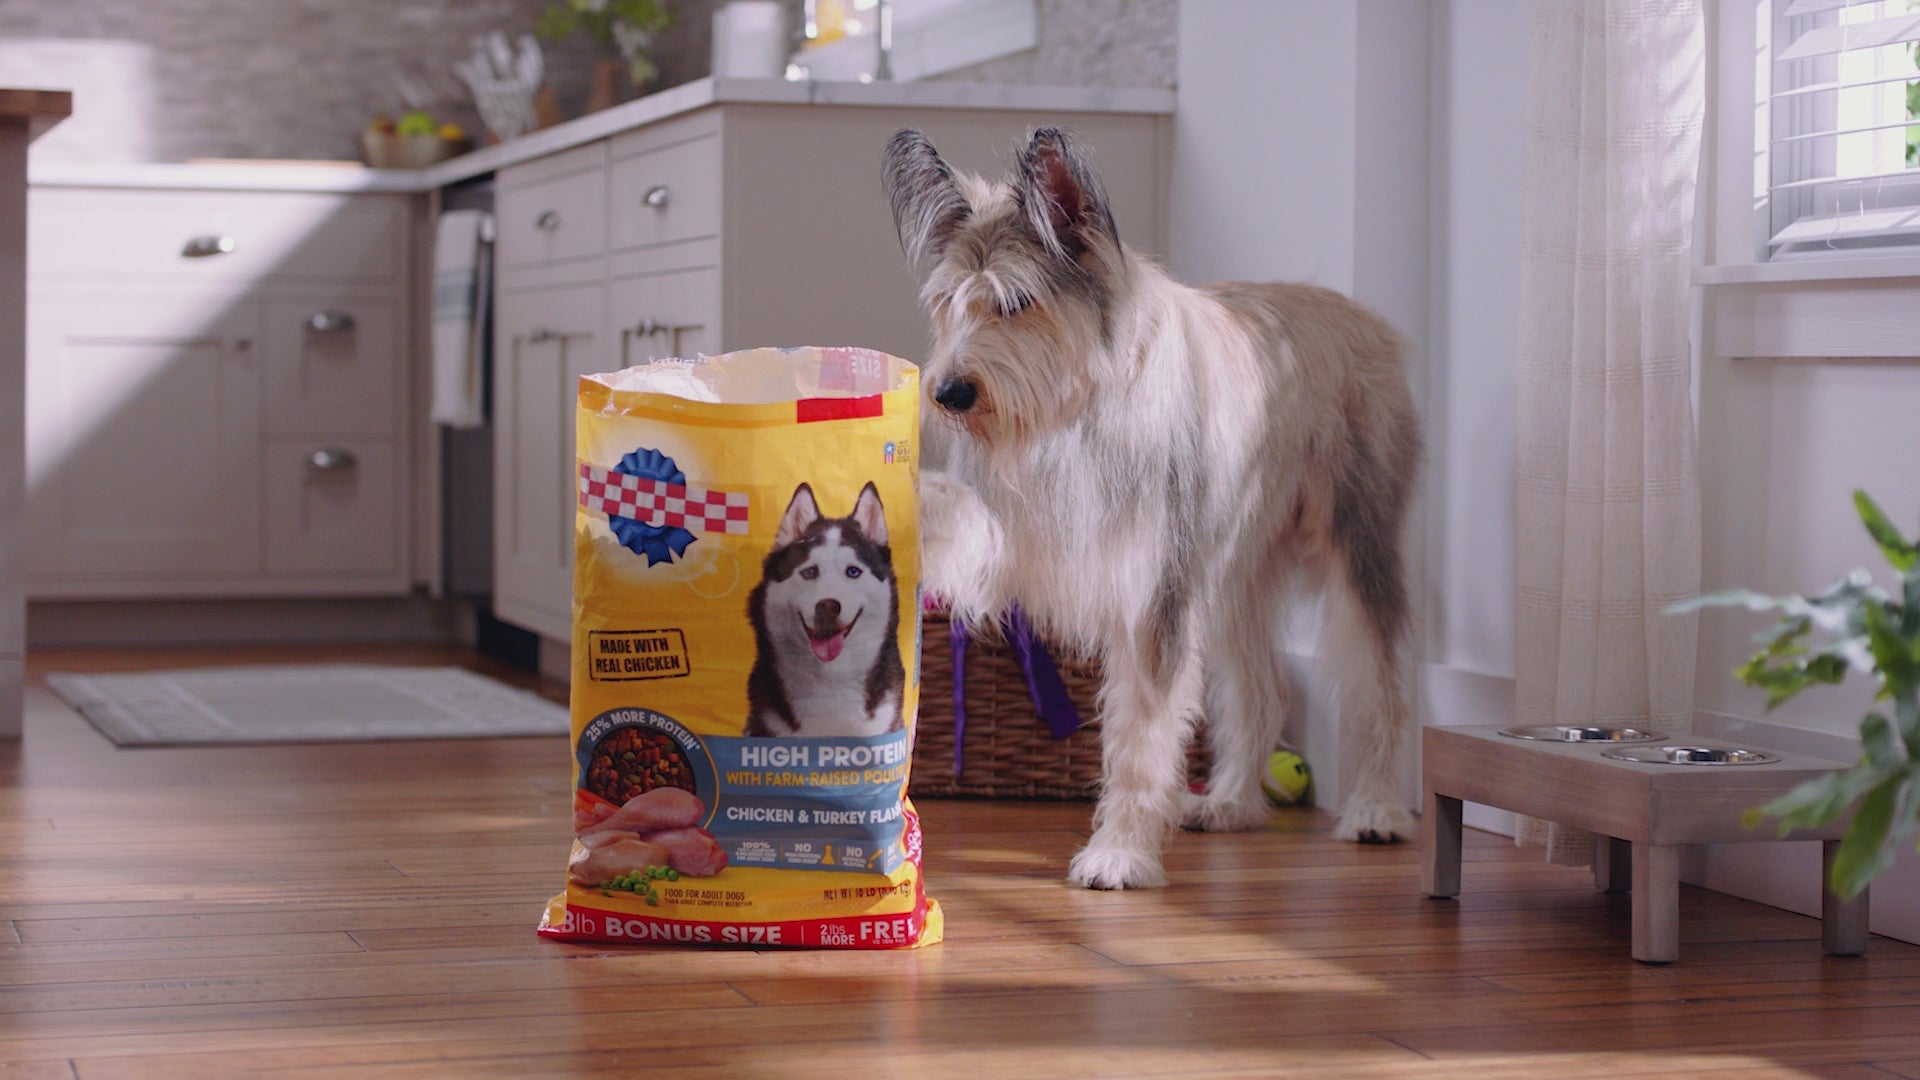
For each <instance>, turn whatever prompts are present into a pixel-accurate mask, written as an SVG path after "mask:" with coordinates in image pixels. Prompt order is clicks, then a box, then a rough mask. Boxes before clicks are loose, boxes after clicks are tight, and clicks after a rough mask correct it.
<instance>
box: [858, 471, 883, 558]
mask: <svg viewBox="0 0 1920 1080" xmlns="http://www.w3.org/2000/svg"><path fill="white" fill-rule="evenodd" d="M853 523H854V524H855V525H858V526H860V531H861V532H863V533H866V534H867V539H869V540H871V541H873V542H874V543H876V544H884V543H886V542H887V512H886V510H885V509H884V508H882V507H881V505H880V492H879V490H878V489H876V488H875V487H874V486H873V481H871V480H869V481H867V486H866V487H863V488H861V489H860V498H859V499H857V500H855V502H854V504H853Z"/></svg>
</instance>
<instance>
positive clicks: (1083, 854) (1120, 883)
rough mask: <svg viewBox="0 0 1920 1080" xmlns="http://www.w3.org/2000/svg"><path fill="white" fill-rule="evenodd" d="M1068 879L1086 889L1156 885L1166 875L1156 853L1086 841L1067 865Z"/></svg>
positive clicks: (1164, 878)
mask: <svg viewBox="0 0 1920 1080" xmlns="http://www.w3.org/2000/svg"><path fill="white" fill-rule="evenodd" d="M1067 880H1068V881H1071V882H1073V883H1074V884H1075V885H1083V886H1085V887H1087V888H1089V889H1157V888H1160V887H1161V886H1162V885H1165V884H1166V883H1167V876H1166V874H1165V873H1163V872H1162V871H1161V869H1160V856H1159V854H1158V853H1144V852H1138V851H1128V850H1126V849H1124V848H1117V847H1095V846H1093V845H1091V844H1089V845H1088V846H1086V847H1084V848H1081V849H1080V853H1079V854H1078V855H1075V856H1074V857H1073V862H1072V863H1071V864H1069V865H1068V867H1067Z"/></svg>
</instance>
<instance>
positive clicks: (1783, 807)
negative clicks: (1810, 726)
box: [1742, 761, 1898, 836]
mask: <svg viewBox="0 0 1920 1080" xmlns="http://www.w3.org/2000/svg"><path fill="white" fill-rule="evenodd" d="M1897 771H1898V770H1897V768H1885V767H1882V766H1878V765H1872V764H1869V763H1867V762H1864V761H1863V762H1861V763H1860V764H1858V765H1855V766H1854V767H1853V768H1851V769H1843V770H1840V771H1839V772H1831V773H1827V774H1826V775H1824V776H1820V777H1816V778H1815V779H1812V780H1809V781H1807V782H1806V783H1804V784H1801V785H1799V786H1798V787H1796V788H1794V789H1793V790H1792V791H1789V792H1787V793H1786V794H1785V795H1782V796H1780V797H1779V798H1776V799H1774V800H1773V801H1772V802H1769V803H1767V804H1766V805H1765V806H1762V807H1759V808H1758V809H1755V810H1750V811H1748V812H1747V813H1746V814H1745V815H1743V816H1742V820H1743V821H1744V822H1745V823H1746V825H1747V827H1748V828H1752V827H1754V826H1755V825H1756V824H1758V823H1759V821H1760V819H1761V818H1769V817H1774V818H1779V819H1780V825H1779V834H1780V835H1781V836H1785V835H1787V834H1788V833H1790V832H1792V831H1794V830H1795V829H1817V828H1819V827H1820V826H1822V825H1825V824H1827V823H1829V822H1831V821H1834V820H1835V819H1837V818H1839V817H1840V815H1842V814H1844V813H1846V812H1847V809H1848V808H1849V807H1851V806H1852V805H1853V804H1854V803H1856V802H1858V801H1860V797H1861V796H1862V795H1865V794H1866V793H1867V792H1869V791H1872V790H1873V789H1874V788H1875V787H1878V786H1879V785H1880V784H1882V783H1884V782H1886V780H1887V778H1888V777H1890V776H1893V775H1896V773H1897Z"/></svg>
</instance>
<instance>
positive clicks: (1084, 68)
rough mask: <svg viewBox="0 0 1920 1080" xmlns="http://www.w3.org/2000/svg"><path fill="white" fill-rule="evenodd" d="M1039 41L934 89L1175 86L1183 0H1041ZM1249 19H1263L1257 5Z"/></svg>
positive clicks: (954, 75)
mask: <svg viewBox="0 0 1920 1080" xmlns="http://www.w3.org/2000/svg"><path fill="white" fill-rule="evenodd" d="M1038 4H1039V22H1040V31H1039V33H1040V42H1039V44H1038V45H1036V46H1035V47H1033V48H1032V49H1029V50H1027V51H1025V52H1021V53H1016V54H1014V55H1012V56H1003V57H1001V58H999V59H997V60H989V61H987V62H985V63H981V64H975V65H973V66H971V67H965V68H961V69H959V70H957V71H950V72H947V73H946V74H943V75H939V76H937V77H935V79H934V80H932V81H935V82H939V81H950V82H1005V83H1025V84H1031V85H1039V86H1151V87H1158V88H1163V89H1164V88H1170V87H1172V86H1173V85H1174V74H1175V72H1174V69H1175V53H1176V51H1177V50H1176V49H1175V47H1174V46H1175V42H1176V39H1177V35H1178V32H1179V31H1178V26H1179V14H1178V12H1179V7H1180V5H1179V0H1038ZM1241 6H1243V7H1246V8H1248V9H1249V11H1248V15H1249V16H1250V17H1254V18H1258V17H1260V15H1259V13H1258V12H1257V11H1255V10H1253V9H1254V5H1251V4H1244V5H1241Z"/></svg>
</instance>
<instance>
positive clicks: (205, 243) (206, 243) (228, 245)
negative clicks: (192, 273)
mask: <svg viewBox="0 0 1920 1080" xmlns="http://www.w3.org/2000/svg"><path fill="white" fill-rule="evenodd" d="M232 250H233V237H231V236H196V237H194V238H193V239H191V240H188V241H187V246H186V247H183V248H181V249H180V254H181V255H183V256H185V257H187V258H189V259H205V258H208V257H210V256H214V255H225V254H227V253H228V252H230V251H232Z"/></svg>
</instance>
